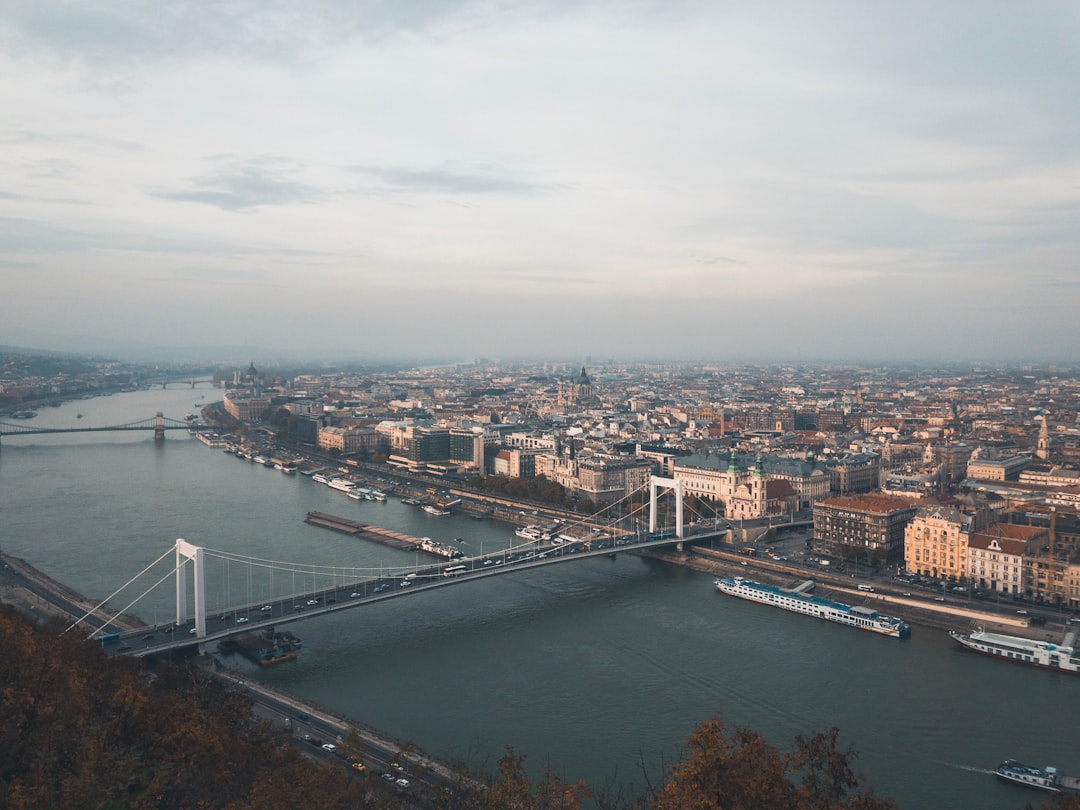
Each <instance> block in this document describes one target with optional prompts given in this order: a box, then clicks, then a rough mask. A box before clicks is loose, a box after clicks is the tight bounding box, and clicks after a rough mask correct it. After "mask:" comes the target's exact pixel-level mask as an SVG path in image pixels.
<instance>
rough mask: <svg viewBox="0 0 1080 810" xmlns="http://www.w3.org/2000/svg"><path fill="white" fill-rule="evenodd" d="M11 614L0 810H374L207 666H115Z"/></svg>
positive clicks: (345, 778)
mask: <svg viewBox="0 0 1080 810" xmlns="http://www.w3.org/2000/svg"><path fill="white" fill-rule="evenodd" d="M61 630H62V625H44V626H42V627H40V628H38V627H33V626H31V625H30V624H28V623H27V622H26V621H25V620H24V619H23V618H22V617H21V616H19V615H18V614H17V613H15V612H14V610H12V609H11V608H9V607H7V606H3V605H0V717H2V718H3V721H2V722H0V807H3V808H12V810H22V808H26V810H31V808H32V809H33V810H39V809H40V808H45V807H64V808H78V807H94V808H98V807H100V808H228V809H229V810H248V808H251V810H254V809H255V808H262V809H263V810H265V809H267V808H269V810H276V808H282V809H283V810H284V808H298V807H304V808H307V807H311V808H320V807H326V808H331V807H333V808H341V807H369V806H374V805H373V804H371V803H370V802H369V800H368V797H367V786H366V782H365V781H364V780H356V779H350V775H349V774H348V773H347V772H345V769H344V768H342V769H341V771H342V772H341V773H338V772H337V770H336V769H335V770H333V771H330V769H328V768H326V767H322V766H320V765H318V764H316V763H313V762H310V761H307V760H305V759H304V758H302V757H301V756H300V755H299V754H298V753H297V752H296V751H295V750H293V749H291V748H290V747H288V746H281V745H280V740H279V739H277V738H276V737H275V735H274V732H272V731H271V729H270V728H269V727H268V726H267V725H265V724H262V723H259V722H257V721H255V720H254V719H253V717H252V713H251V704H250V702H249V701H248V700H247V699H246V698H245V697H243V696H242V695H240V694H238V693H236V692H234V691H230V690H228V689H226V688H224V687H223V686H222V685H221V684H220V683H219V682H218V681H217V680H215V679H213V678H211V677H209V676H207V675H205V674H204V673H203V672H201V671H200V670H199V669H197V668H190V667H183V666H166V667H161V668H158V669H156V670H153V671H151V670H150V669H148V668H147V667H146V666H145V665H144V664H143V662H142V661H139V660H137V659H134V658H129V657H127V656H121V657H114V658H108V657H106V656H105V654H104V653H103V652H102V650H101V649H100V648H98V647H97V646H96V645H94V644H93V643H90V642H88V641H86V640H85V639H83V638H80V637H79V636H78V635H77V634H75V633H68V634H66V635H62V634H61Z"/></svg>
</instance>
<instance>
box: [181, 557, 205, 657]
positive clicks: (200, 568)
mask: <svg viewBox="0 0 1080 810" xmlns="http://www.w3.org/2000/svg"><path fill="white" fill-rule="evenodd" d="M189 561H190V562H191V563H192V569H193V571H194V586H195V587H194V591H195V637H196V638H203V637H204V636H205V635H206V569H205V567H204V562H203V549H202V547H201V546H195V545H192V544H191V543H189V542H188V541H187V540H184V539H182V538H177V540H176V623H177V624H178V625H179V624H183V623H184V622H186V621H187V563H188V562H189Z"/></svg>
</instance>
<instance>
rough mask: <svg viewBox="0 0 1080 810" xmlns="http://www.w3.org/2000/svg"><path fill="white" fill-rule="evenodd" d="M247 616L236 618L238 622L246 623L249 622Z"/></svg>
mask: <svg viewBox="0 0 1080 810" xmlns="http://www.w3.org/2000/svg"><path fill="white" fill-rule="evenodd" d="M247 620H248V619H247V616H238V617H237V619H236V623H237V624H245V623H246V622H247Z"/></svg>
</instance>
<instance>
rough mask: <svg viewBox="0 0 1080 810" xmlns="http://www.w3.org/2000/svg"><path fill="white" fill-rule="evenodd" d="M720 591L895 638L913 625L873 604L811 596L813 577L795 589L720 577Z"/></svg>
mask: <svg viewBox="0 0 1080 810" xmlns="http://www.w3.org/2000/svg"><path fill="white" fill-rule="evenodd" d="M713 584H714V585H715V586H716V589H717V590H718V591H720V592H721V593H726V594H729V595H730V596H738V597H739V598H740V599H749V600H750V601H752V602H761V603H762V604H765V605H772V606H773V607H778V608H783V609H784V610H790V611H792V612H794V613H805V614H806V615H807V616H815V617H817V618H819V619H825V620H827V621H830V622H836V623H837V624H845V625H847V626H848V627H855V628H858V629H859V630H869V631H870V632H872V633H878V634H880V635H883V636H891V637H892V638H907V637H908V636H910V635H911V627H910V625H908V624H907V623H906V622H902V621H900V619H897V618H894V617H892V616H885V615H883V614H881V613H878V612H877V611H876V610H874V609H873V608H868V607H863V606H861V605H845V604H844V603H843V602H834V601H832V600H831V599H824V598H822V597H820V596H810V595H808V594H807V593H805V592H806V591H808V590H810V589H811V588H812V587H813V586H814V581H813V580H807V581H806V582H804V583H803V584H802V585H800V586H799V587H798V588H796V589H795V590H790V591H788V590H784V589H783V588H777V587H775V586H773V585H763V584H762V583H760V582H754V581H753V580H750V579H743V578H742V577H735V578H733V579H732V578H726V577H725V578H721V579H718V580H716V581H715V582H714V583H713Z"/></svg>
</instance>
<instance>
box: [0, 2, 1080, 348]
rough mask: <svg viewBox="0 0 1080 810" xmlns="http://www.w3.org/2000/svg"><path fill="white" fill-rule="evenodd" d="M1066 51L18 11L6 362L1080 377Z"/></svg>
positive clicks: (530, 26) (7, 67)
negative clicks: (786, 367) (127, 356)
mask: <svg viewBox="0 0 1080 810" xmlns="http://www.w3.org/2000/svg"><path fill="white" fill-rule="evenodd" d="M1077 43H1080V3H1076V2H1074V0H1066V1H1065V2H1040V0H1032V1H1031V2H1024V3H1016V2H994V1H993V0H975V1H971V0H951V1H950V2H948V3H941V2H938V1H937V0H935V1H934V2H921V1H920V0H914V1H913V2H903V3H900V2H880V3H867V2H865V1H864V0H851V1H850V2H830V0H823V1H822V2H815V3H806V2H802V1H801V0H800V1H799V2H770V0H763V2H755V3H734V2H725V1H724V0H708V1H706V2H689V1H683V0H656V1H655V2H654V1H653V0H637V1H636V2H635V1H630V0H627V1H626V2H619V1H617V0H608V1H606V2H590V0H574V2H570V0H528V1H527V2H500V0H478V1H477V2H472V1H470V0H462V1H461V2H457V1H456V0H416V1H415V2H409V1H408V0H306V2H303V3H296V2H291V1H290V2H286V1H285V0H223V2H215V3H205V2H187V1H186V0H170V2H168V3H162V2H159V1H158V0H94V2H81V0H71V2H61V0H5V2H4V3H2V4H0V109H3V110H4V114H3V115H2V116H0V279H2V280H3V281H2V284H0V344H8V345H23V346H31V347H38V348H48V349H57V350H88V351H94V350H108V349H110V348H117V347H129V348H136V347H137V348H139V349H144V350H150V351H152V350H155V349H159V348H162V347H173V348H176V347H190V348H191V349H192V351H195V352H198V351H206V352H207V353H208V355H209V354H213V352H214V351H217V350H218V347H240V348H241V349H243V351H244V352H245V353H250V354H251V355H252V356H253V359H254V360H256V361H260V360H261V361H263V362H264V363H265V362H266V361H268V360H270V359H272V358H271V357H270V355H272V354H274V353H277V354H278V355H280V356H289V357H304V356H311V357H327V358H330V357H349V358H354V359H358V360H362V359H364V358H365V357H372V358H386V357H395V356H411V355H419V356H431V357H453V358H461V359H470V358H474V357H480V356H483V357H489V358H499V357H511V356H515V357H537V358H543V357H549V358H564V357H565V358H571V359H573V358H584V357H586V356H589V357H603V358H609V357H610V358H617V359H632V358H664V357H670V358H687V359H690V358H718V359H740V360H754V359H773V358H780V359H787V360H791V361H813V360H817V359H851V360H878V359H880V360H891V359H898V360H916V359H917V360H924V359H943V360H950V361H952V360H965V359H975V360H994V359H1030V360H1040V359H1045V360H1061V359H1075V347H1076V346H1077V345H1080V340H1078V338H1080V317H1078V316H1077V313H1078V312H1080V103H1077V87H1078V80H1080V47H1077ZM245 356H246V354H245Z"/></svg>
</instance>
